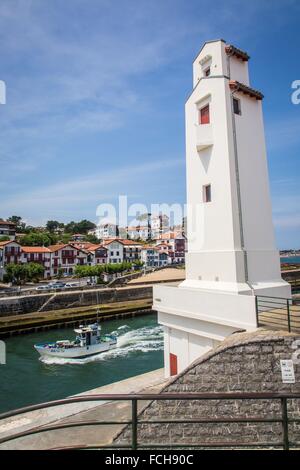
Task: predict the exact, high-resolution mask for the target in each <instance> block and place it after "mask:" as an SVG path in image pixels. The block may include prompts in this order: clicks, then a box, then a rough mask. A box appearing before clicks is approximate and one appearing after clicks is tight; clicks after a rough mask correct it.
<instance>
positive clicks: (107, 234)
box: [89, 223, 119, 240]
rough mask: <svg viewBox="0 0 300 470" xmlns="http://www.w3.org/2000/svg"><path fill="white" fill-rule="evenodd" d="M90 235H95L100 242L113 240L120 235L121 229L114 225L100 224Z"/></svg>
mask: <svg viewBox="0 0 300 470" xmlns="http://www.w3.org/2000/svg"><path fill="white" fill-rule="evenodd" d="M89 234H90V235H95V236H96V237H97V238H98V239H99V240H103V239H107V238H113V237H117V236H118V235H119V227H118V225H115V224H112V223H103V224H101V223H100V224H99V225H97V227H96V228H95V229H94V230H90V231H89Z"/></svg>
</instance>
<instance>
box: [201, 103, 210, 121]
mask: <svg viewBox="0 0 300 470" xmlns="http://www.w3.org/2000/svg"><path fill="white" fill-rule="evenodd" d="M199 121H200V122H199V124H209V122H210V120H209V105H207V106H205V107H204V108H202V109H200V112H199Z"/></svg>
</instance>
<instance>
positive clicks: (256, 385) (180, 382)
mask: <svg viewBox="0 0 300 470" xmlns="http://www.w3.org/2000/svg"><path fill="white" fill-rule="evenodd" d="M299 338H300V336H299V335H293V334H291V333H284V332H275V331H267V330H257V331H256V332H254V333H237V334H234V335H232V336H231V337H230V338H228V339H227V340H225V341H223V342H222V344H221V345H220V346H219V347H218V348H216V349H214V350H212V351H210V352H209V353H207V354H206V355H205V356H202V357H201V358H199V359H198V360H196V361H195V362H194V363H193V364H192V365H191V366H189V367H188V368H187V369H185V370H184V371H183V372H182V373H181V374H179V375H178V376H176V377H175V378H173V379H171V380H170V381H169V383H168V384H167V386H166V387H164V389H163V390H162V392H161V393H162V394H164V393H175V392H176V393H180V392H184V393H186V392H204V393H205V392H219V393H220V392H244V393H246V392H277V393H278V392H279V393H280V392H295V393H300V364H294V368H295V379H296V383H293V384H287V383H283V382H282V377H281V369H280V359H291V356H292V354H293V352H294V351H295V349H293V347H292V344H293V342H294V340H296V339H298V340H299ZM281 413H282V410H281V401H280V399H272V400H265V399H260V400H259V399H255V400H253V399H246V400H237V399H236V400H195V401H191V400H166V401H160V400H159V401H153V402H152V403H150V405H148V406H147V407H146V409H144V411H143V412H142V413H141V414H140V416H139V419H140V420H168V419H169V420H185V419H186V420H193V419H194V420H195V419H204V420H205V419H207V420H209V419H213V418H223V419H229V420H230V418H232V419H236V418H245V417H259V418H275V419H281V417H282V414H281ZM288 415H289V418H297V419H299V418H300V400H299V399H298V400H296V399H293V400H292V399H291V400H288ZM288 431H289V438H290V441H292V442H294V443H295V442H297V443H298V447H299V445H300V425H299V423H296V422H292V423H290V424H289V429H288ZM130 438H131V429H130V428H129V427H127V428H124V430H123V431H122V432H121V433H120V434H119V436H118V437H117V438H116V443H119V444H125V443H128V442H130ZM138 440H139V444H143V445H147V444H150V443H151V444H161V443H163V444H165V445H166V444H167V443H170V444H171V443H172V444H176V443H177V444H179V445H188V444H193V445H199V447H200V448H201V443H202V444H203V445H205V444H208V443H210V444H214V445H215V446H216V447H218V443H224V442H226V443H227V444H228V445H229V444H232V447H234V448H236V447H238V443H239V444H240V445H242V444H244V445H245V444H246V445H247V444H250V443H252V444H254V445H257V446H259V444H260V443H261V444H263V443H273V445H274V446H276V443H277V444H278V443H280V442H282V440H283V438H282V423H280V422H276V423H275V422H268V423H258V422H251V420H250V421H249V422H246V423H245V422H240V423H230V422H227V423H209V424H208V423H201V424H198V423H185V424H140V425H139V426H138ZM220 447H222V446H221V445H220Z"/></svg>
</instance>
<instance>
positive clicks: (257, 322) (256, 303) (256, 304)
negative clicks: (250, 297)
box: [255, 295, 259, 328]
mask: <svg viewBox="0 0 300 470" xmlns="http://www.w3.org/2000/svg"><path fill="white" fill-rule="evenodd" d="M255 313H256V326H257V328H258V327H259V318H258V298H257V295H256V296H255Z"/></svg>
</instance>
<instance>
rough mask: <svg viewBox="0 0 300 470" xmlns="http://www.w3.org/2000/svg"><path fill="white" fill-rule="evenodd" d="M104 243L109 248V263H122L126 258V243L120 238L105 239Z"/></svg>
mask: <svg viewBox="0 0 300 470" xmlns="http://www.w3.org/2000/svg"><path fill="white" fill-rule="evenodd" d="M103 245H104V246H105V248H106V249H107V262H108V263H113V264H116V263H122V262H123V259H124V245H123V243H121V241H120V240H118V239H113V240H104V242H103Z"/></svg>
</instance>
